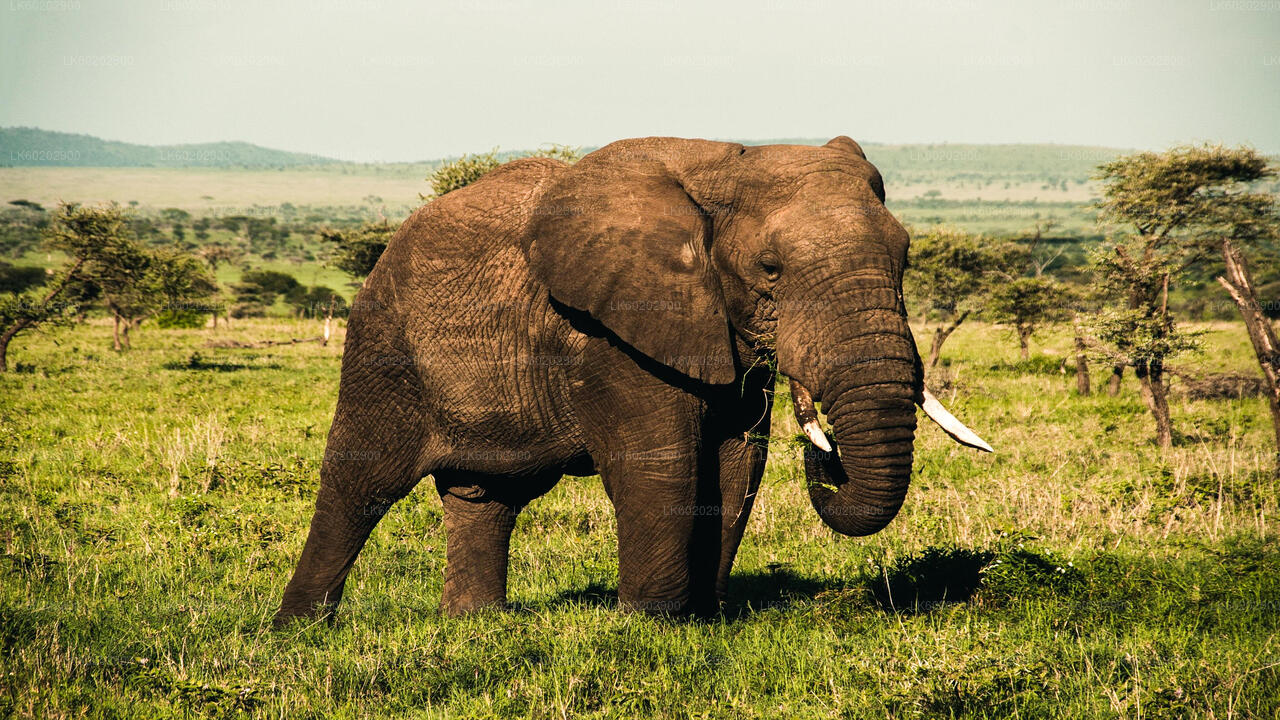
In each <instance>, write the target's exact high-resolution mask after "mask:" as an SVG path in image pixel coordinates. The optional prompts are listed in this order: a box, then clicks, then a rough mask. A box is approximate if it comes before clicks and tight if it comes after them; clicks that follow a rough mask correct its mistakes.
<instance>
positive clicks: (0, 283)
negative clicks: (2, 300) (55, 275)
mask: <svg viewBox="0 0 1280 720" xmlns="http://www.w3.org/2000/svg"><path fill="white" fill-rule="evenodd" d="M47 279H48V274H47V273H46V272H45V271H44V268H39V267H33V266H30V265H14V264H13V263H7V262H4V261H3V260H0V293H20V292H22V291H24V290H27V289H29V288H34V287H40V286H41V285H44V283H45V280H47Z"/></svg>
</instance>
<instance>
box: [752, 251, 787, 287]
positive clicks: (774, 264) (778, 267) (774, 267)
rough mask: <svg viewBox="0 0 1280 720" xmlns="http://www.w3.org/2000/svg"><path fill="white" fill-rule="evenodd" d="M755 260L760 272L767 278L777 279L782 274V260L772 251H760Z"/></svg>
mask: <svg viewBox="0 0 1280 720" xmlns="http://www.w3.org/2000/svg"><path fill="white" fill-rule="evenodd" d="M756 262H758V263H760V270H761V272H763V273H764V276H765V277H766V278H768V279H769V280H777V279H778V277H779V276H781V275H782V261H781V260H779V259H778V256H777V255H774V254H773V253H772V252H764V253H761V254H760V257H758V258H756Z"/></svg>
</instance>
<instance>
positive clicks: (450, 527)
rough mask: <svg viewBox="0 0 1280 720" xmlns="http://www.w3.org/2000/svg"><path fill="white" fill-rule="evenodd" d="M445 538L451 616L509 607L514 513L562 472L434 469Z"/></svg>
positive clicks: (445, 604)
mask: <svg viewBox="0 0 1280 720" xmlns="http://www.w3.org/2000/svg"><path fill="white" fill-rule="evenodd" d="M435 477H436V489H437V490H438V491H439V493H440V501H441V502H442V503H443V504H444V527H445V535H446V537H447V539H446V544H447V546H448V547H447V550H446V564H445V577H444V593H443V594H442V596H441V598H440V606H441V608H442V609H443V610H444V612H445V613H446V614H448V615H455V616H456V615H461V614H463V613H466V612H470V611H472V610H478V609H480V608H485V607H505V606H506V602H507V563H508V558H509V554H510V549H511V531H512V530H513V529H514V528H515V524H516V517H517V516H518V515H519V514H520V511H521V510H523V509H524V506H525V505H527V504H528V503H529V502H530V501H532V500H533V499H534V498H536V497H538V496H540V495H542V494H544V493H546V492H547V491H548V490H550V489H551V487H552V486H554V485H555V484H556V482H557V481H559V480H560V472H559V471H558V470H557V471H554V472H547V473H545V474H543V475H539V476H536V477H532V478H507V477H501V476H492V475H482V474H478V473H469V472H450V473H443V472H442V473H437V474H436V476H435Z"/></svg>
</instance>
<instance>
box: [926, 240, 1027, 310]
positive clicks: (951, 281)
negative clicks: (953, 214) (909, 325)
mask: <svg viewBox="0 0 1280 720" xmlns="http://www.w3.org/2000/svg"><path fill="white" fill-rule="evenodd" d="M1016 253H1017V248H1016V247H1015V246H1013V245H1012V244H1010V243H1006V242H1000V241H997V240H994V239H992V238H988V237H984V236H981V235H971V234H969V233H966V232H964V231H962V230H958V229H955V228H948V227H935V228H931V229H929V230H928V231H926V232H925V233H923V234H921V235H917V236H915V237H913V238H912V240H911V254H910V257H909V259H908V261H907V271H906V274H905V278H904V282H905V284H906V285H907V296H908V297H910V298H911V299H912V300H913V301H914V303H915V304H918V305H921V306H923V307H917V308H916V310H917V311H919V310H921V309H923V310H926V311H932V312H937V313H940V314H942V315H943V316H946V317H952V316H955V315H957V314H959V313H961V312H963V311H965V310H973V309H977V307H979V306H981V304H982V302H983V301H984V300H985V297H986V293H987V291H988V290H989V289H990V287H991V283H992V281H993V280H994V279H996V278H998V277H999V276H1000V273H1001V272H1004V271H1006V270H1007V269H1008V268H1009V267H1010V264H1011V263H1012V262H1013V260H1014V258H1015V257H1016Z"/></svg>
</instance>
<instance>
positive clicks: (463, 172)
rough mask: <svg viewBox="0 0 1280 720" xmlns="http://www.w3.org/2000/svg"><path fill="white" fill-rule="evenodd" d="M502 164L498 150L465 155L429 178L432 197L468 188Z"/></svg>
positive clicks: (445, 164)
mask: <svg viewBox="0 0 1280 720" xmlns="http://www.w3.org/2000/svg"><path fill="white" fill-rule="evenodd" d="M501 164H502V161H501V160H499V159H498V151H497V149H496V148H495V149H493V150H490V151H489V152H487V153H479V154H476V155H463V156H462V157H460V158H458V159H457V160H451V161H449V162H446V163H444V164H443V165H441V166H440V168H439V169H437V170H436V171H435V172H434V173H432V174H431V177H429V178H427V182H428V183H430V184H431V197H443V196H444V195H446V194H448V193H451V192H453V191H454V190H457V189H459V188H463V187H466V186H467V185H470V184H471V183H473V182H475V181H476V180H479V179H480V178H481V177H483V176H484V174H485V173H487V172H489V171H490V170H493V169H494V168H497V167H498V166H499V165H501Z"/></svg>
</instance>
